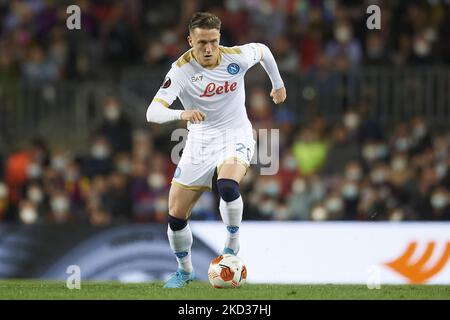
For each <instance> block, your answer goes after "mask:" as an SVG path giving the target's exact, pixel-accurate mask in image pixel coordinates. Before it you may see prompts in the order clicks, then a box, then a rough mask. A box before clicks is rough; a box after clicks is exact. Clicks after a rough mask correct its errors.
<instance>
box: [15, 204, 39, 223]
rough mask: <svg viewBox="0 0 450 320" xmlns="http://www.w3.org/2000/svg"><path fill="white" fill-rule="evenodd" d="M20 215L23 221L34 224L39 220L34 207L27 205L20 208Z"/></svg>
mask: <svg viewBox="0 0 450 320" xmlns="http://www.w3.org/2000/svg"><path fill="white" fill-rule="evenodd" d="M19 217H20V220H21V221H22V222H23V223H25V224H32V223H35V222H36V220H37V213H36V210H34V209H33V208H32V207H26V208H23V209H22V210H20V212H19Z"/></svg>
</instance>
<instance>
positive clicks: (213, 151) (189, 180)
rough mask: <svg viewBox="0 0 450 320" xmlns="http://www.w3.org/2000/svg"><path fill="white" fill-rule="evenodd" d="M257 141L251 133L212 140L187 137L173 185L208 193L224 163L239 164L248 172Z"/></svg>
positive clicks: (230, 134)
mask: <svg viewBox="0 0 450 320" xmlns="http://www.w3.org/2000/svg"><path fill="white" fill-rule="evenodd" d="M255 145H256V141H255V139H254V138H253V133H252V131H251V130H250V131H249V130H235V131H233V132H227V133H226V134H223V135H218V136H217V135H215V136H214V137H210V138H206V137H204V136H203V137H202V138H199V137H197V136H196V135H195V134H189V135H188V137H187V140H186V145H185V147H184V149H183V154H182V156H181V159H180V162H179V163H178V166H177V168H176V169H175V173H174V175H173V178H172V183H173V184H176V185H179V186H180V187H182V188H185V189H190V190H211V188H212V178H213V176H214V172H215V170H216V169H217V171H219V170H220V167H221V166H222V164H224V163H236V162H238V163H242V164H244V165H245V167H246V168H247V169H248V168H249V166H250V162H251V159H252V157H253V153H254V151H255Z"/></svg>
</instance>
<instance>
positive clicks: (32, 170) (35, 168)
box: [27, 163, 42, 179]
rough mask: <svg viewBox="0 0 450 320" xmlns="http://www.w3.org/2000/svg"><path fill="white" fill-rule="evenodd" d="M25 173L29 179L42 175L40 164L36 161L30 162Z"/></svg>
mask: <svg viewBox="0 0 450 320" xmlns="http://www.w3.org/2000/svg"><path fill="white" fill-rule="evenodd" d="M27 173H28V176H29V177H30V178H31V179H37V178H39V177H40V176H41V175H42V169H41V166H40V165H38V164H37V163H30V164H29V165H28V168H27Z"/></svg>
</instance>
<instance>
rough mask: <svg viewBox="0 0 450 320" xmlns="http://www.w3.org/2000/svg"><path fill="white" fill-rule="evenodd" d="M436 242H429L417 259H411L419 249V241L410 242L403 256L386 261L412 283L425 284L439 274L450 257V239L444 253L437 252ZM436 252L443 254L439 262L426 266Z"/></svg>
mask: <svg viewBox="0 0 450 320" xmlns="http://www.w3.org/2000/svg"><path fill="white" fill-rule="evenodd" d="M435 247H436V242H434V241H431V242H428V244H427V247H426V249H425V251H424V253H423V254H422V256H421V257H420V258H419V259H418V260H417V261H411V257H412V255H413V254H414V252H415V251H416V249H417V242H416V241H413V242H411V243H409V245H408V247H407V248H406V250H405V251H404V252H403V254H402V255H401V256H399V257H398V258H396V259H394V260H392V261H391V262H388V263H386V264H385V265H387V266H388V267H390V268H391V269H393V270H394V271H396V272H398V273H399V274H401V275H402V276H404V277H405V278H407V279H408V281H409V282H410V283H411V284H423V283H425V282H427V281H428V280H429V279H431V278H432V277H434V276H435V275H437V274H438V273H439V272H440V271H441V270H442V269H443V268H444V267H445V265H446V264H447V262H448V259H449V257H450V241H449V242H447V245H446V246H445V249H444V251H443V252H442V253H439V252H435V251H436V250H435ZM433 253H434V254H441V255H440V257H439V259H438V260H437V262H436V263H435V264H434V265H433V266H431V267H425V264H426V263H427V262H428V261H429V259H430V258H431V256H432V255H433Z"/></svg>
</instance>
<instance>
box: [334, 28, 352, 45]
mask: <svg viewBox="0 0 450 320" xmlns="http://www.w3.org/2000/svg"><path fill="white" fill-rule="evenodd" d="M334 36H335V37H336V40H337V41H338V42H340V43H346V42H348V41H349V40H350V37H351V31H350V29H349V28H347V27H337V28H336V29H335V30H334Z"/></svg>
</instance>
